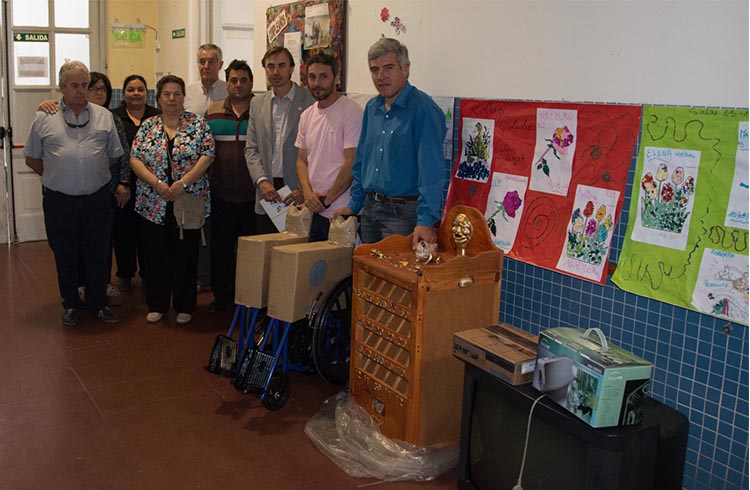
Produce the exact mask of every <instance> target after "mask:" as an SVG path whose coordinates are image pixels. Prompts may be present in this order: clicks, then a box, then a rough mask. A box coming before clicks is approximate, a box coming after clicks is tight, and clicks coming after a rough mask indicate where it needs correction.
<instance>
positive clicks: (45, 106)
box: [36, 99, 57, 114]
mask: <svg viewBox="0 0 750 490" xmlns="http://www.w3.org/2000/svg"><path fill="white" fill-rule="evenodd" d="M36 110H38V111H42V112H45V113H47V114H54V113H55V112H57V101H56V100H50V99H47V100H45V101H44V102H42V103H41V104H39V107H37V108H36Z"/></svg>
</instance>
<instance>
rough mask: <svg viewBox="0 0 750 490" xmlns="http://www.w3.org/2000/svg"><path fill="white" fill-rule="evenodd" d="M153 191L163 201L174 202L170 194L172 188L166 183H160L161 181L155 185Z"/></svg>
mask: <svg viewBox="0 0 750 490" xmlns="http://www.w3.org/2000/svg"><path fill="white" fill-rule="evenodd" d="M172 185H174V184H172ZM154 190H155V191H156V193H157V194H159V195H160V196H161V197H162V199H164V200H165V201H168V202H169V201H174V200H175V197H176V196H175V195H174V194H172V188H171V187H169V186H168V185H167V184H166V183H164V182H162V181H161V180H160V181H158V182H157V183H156V185H155V186H154Z"/></svg>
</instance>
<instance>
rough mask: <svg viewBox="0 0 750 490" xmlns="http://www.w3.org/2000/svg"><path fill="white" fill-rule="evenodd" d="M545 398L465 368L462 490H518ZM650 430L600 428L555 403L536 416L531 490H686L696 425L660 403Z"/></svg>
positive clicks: (652, 405)
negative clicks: (691, 436)
mask: <svg viewBox="0 0 750 490" xmlns="http://www.w3.org/2000/svg"><path fill="white" fill-rule="evenodd" d="M540 394H541V393H540V392H539V391H537V390H535V389H534V388H533V387H532V386H531V384H526V385H521V386H512V385H510V384H508V383H506V382H504V381H502V380H500V379H498V378H495V377H494V376H491V375H490V374H488V373H486V372H485V371H482V370H481V369H479V368H477V367H476V366H473V365H471V364H465V372H464V396H463V415H462V421H461V454H460V460H459V474H458V488H459V489H460V490H510V489H511V488H512V487H513V485H515V483H516V480H517V478H518V471H519V468H520V461H521V457H522V453H523V443H524V436H525V433H526V421H527V417H528V414H529V410H530V409H531V405H532V403H533V402H534V400H535V399H536V398H537V397H538V396H539V395H540ZM643 410H644V420H643V423H641V424H639V425H634V426H625V427H611V428H599V429H596V428H593V427H591V426H589V425H588V424H586V423H585V422H583V421H581V420H579V419H578V418H576V417H575V416H574V415H572V414H570V413H568V412H567V411H566V410H565V409H563V408H562V407H560V406H559V405H557V404H556V403H555V402H553V401H551V400H548V399H547V400H545V399H543V400H542V401H540V402H539V403H538V404H537V406H536V408H535V409H534V417H533V422H532V427H531V435H530V438H529V439H530V440H529V448H528V452H527V457H526V466H525V470H524V476H523V488H524V490H649V489H653V490H672V489H674V490H680V489H681V488H682V477H683V471H684V466H685V451H686V448H687V436H688V420H687V418H686V417H685V416H684V415H682V414H681V413H679V412H677V411H676V410H674V409H672V408H670V407H668V406H666V405H664V404H662V403H660V402H658V401H656V400H654V399H652V398H647V399H646V400H645V401H644V406H643Z"/></svg>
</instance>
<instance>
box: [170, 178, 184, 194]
mask: <svg viewBox="0 0 750 490" xmlns="http://www.w3.org/2000/svg"><path fill="white" fill-rule="evenodd" d="M169 190H170V191H171V192H172V196H174V199H177V198H178V197H180V196H181V195H183V194H185V193H187V190H185V186H184V185H183V182H182V180H176V181H175V182H173V183H172V185H171V187H170V188H169Z"/></svg>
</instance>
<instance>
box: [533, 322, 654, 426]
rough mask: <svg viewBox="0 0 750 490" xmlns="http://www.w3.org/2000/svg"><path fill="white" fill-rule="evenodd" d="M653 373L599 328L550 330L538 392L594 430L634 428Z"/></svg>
mask: <svg viewBox="0 0 750 490" xmlns="http://www.w3.org/2000/svg"><path fill="white" fill-rule="evenodd" d="M652 369H653V365H652V364H651V363H650V362H648V361H646V360H644V359H641V358H640V357H638V356H636V355H634V354H632V353H630V352H628V351H626V350H624V349H621V348H619V347H616V346H613V345H611V344H609V343H608V342H607V340H606V338H605V337H604V334H603V333H602V332H601V330H599V329H598V328H591V329H588V330H584V329H580V328H571V327H558V328H551V329H548V330H543V331H542V332H541V333H540V334H539V349H538V358H537V365H536V370H535V372H534V388H536V389H538V390H539V391H542V392H543V393H545V394H547V396H549V397H550V398H552V399H553V400H555V401H556V402H557V403H558V404H560V405H561V406H562V407H564V408H565V409H567V410H568V411H569V412H571V413H572V414H574V415H576V416H577V417H578V418H579V419H581V420H583V421H585V422H587V423H588V424H589V425H591V426H592V427H614V426H618V425H635V424H639V423H641V421H642V420H643V409H642V402H643V399H644V398H645V397H646V395H647V392H648V386H649V383H650V380H651V373H652Z"/></svg>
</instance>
